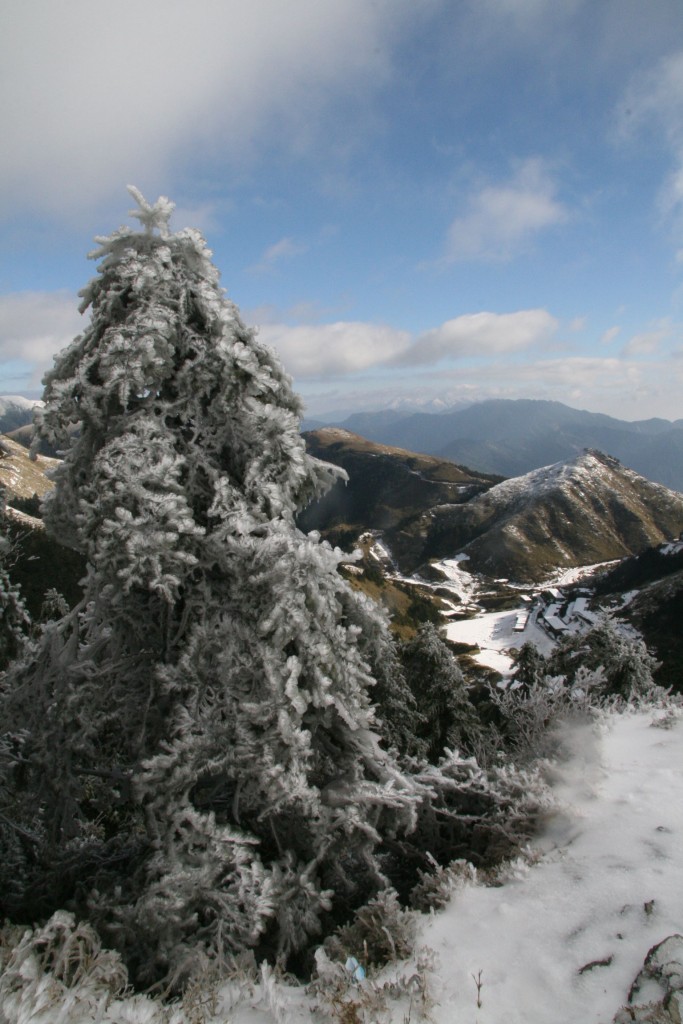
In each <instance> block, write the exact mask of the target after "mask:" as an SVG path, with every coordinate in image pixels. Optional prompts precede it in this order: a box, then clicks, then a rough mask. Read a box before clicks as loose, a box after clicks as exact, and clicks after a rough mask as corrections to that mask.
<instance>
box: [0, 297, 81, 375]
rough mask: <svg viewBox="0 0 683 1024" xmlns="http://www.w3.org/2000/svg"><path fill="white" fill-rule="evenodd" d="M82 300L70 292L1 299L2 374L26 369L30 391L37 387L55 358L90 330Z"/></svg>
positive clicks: (0, 361) (0, 342)
mask: <svg viewBox="0 0 683 1024" xmlns="http://www.w3.org/2000/svg"><path fill="white" fill-rule="evenodd" d="M78 304H79V300H78V298H77V297H76V296H75V295H71V294H70V293H69V292H64V291H62V292H15V293H13V294H9V295H1V296H0V371H2V369H3V366H4V365H5V364H11V365H13V366H14V367H15V372H16V367H17V366H19V365H21V366H22V367H23V373H22V377H23V379H24V380H25V383H26V386H27V387H35V386H36V385H37V384H38V382H39V380H40V378H41V376H42V375H43V373H44V372H45V370H47V369H48V368H49V367H50V366H52V359H53V356H54V355H55V354H56V353H57V352H59V351H60V350H61V349H63V348H64V347H65V346H66V345H68V344H69V343H70V342H71V341H72V340H73V338H74V337H75V336H76V335H77V334H79V333H80V332H82V331H83V330H84V329H85V327H86V326H87V323H88V320H89V317H87V316H81V314H80V313H79V312H78Z"/></svg>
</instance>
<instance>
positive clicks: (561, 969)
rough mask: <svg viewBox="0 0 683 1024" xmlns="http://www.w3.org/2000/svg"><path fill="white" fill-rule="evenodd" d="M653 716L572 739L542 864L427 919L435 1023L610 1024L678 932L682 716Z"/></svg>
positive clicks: (682, 905) (682, 896) (470, 891)
mask: <svg viewBox="0 0 683 1024" xmlns="http://www.w3.org/2000/svg"><path fill="white" fill-rule="evenodd" d="M651 721H652V715H651V714H644V713H638V714H631V715H624V716H621V717H616V716H613V717H612V718H608V719H606V720H605V722H604V724H603V726H602V735H600V736H595V735H594V734H592V733H591V732H590V731H588V730H585V731H579V732H577V733H576V735H575V736H574V737H573V746H574V754H573V756H572V758H571V760H570V761H569V762H568V763H567V764H566V766H565V768H564V771H563V772H562V776H561V778H560V779H558V784H557V789H558V792H559V793H560V795H561V796H562V797H563V798H564V800H565V801H566V803H567V808H568V811H567V814H566V816H565V817H564V818H560V817H558V818H557V819H556V820H555V821H554V822H550V823H549V826H548V829H547V832H546V835H545V837H544V840H543V841H541V842H539V844H538V845H539V848H543V847H545V848H546V849H547V850H548V852H547V853H546V855H545V857H544V859H543V860H542V861H541V863H539V864H537V865H535V866H533V867H529V868H525V869H524V870H522V871H521V872H520V874H519V877H517V878H513V879H512V880H511V881H509V882H508V883H507V884H506V885H505V886H503V888H498V889H496V888H489V889H487V888H483V887H478V886H471V887H469V888H467V889H465V890H464V891H462V892H460V893H459V894H457V895H456V896H455V898H454V900H453V901H452V903H451V905H450V906H449V907H448V908H447V909H446V911H445V912H443V913H442V914H439V915H438V916H435V917H434V918H433V919H432V920H431V921H429V922H427V923H426V924H425V926H424V928H423V931H422V941H423V942H424V943H425V944H426V945H429V946H431V948H433V949H435V950H436V952H437V954H438V955H439V958H440V963H441V966H440V970H439V975H438V990H437V991H436V992H435V995H436V998H437V1000H438V1002H439V1006H438V1007H437V1008H436V1009H435V1010H434V1012H433V1017H434V1021H435V1024H452V1022H453V1021H472V1022H474V1021H476V1022H477V1024H502V1022H503V1021H504V1022H505V1024H607V1022H610V1021H612V1019H613V1017H614V1014H615V1013H616V1012H617V1010H618V1009H619V1007H620V1006H621V1005H622V1004H623V1003H625V1002H626V999H627V995H628V991H629V988H630V986H631V984H632V982H633V980H634V978H635V976H636V975H637V973H638V971H639V970H640V968H641V967H642V964H643V960H644V958H645V956H646V954H647V952H648V950H649V949H650V948H651V947H652V946H653V945H655V943H657V942H660V941H661V940H662V939H664V938H666V937H667V936H668V935H670V934H672V933H674V932H683V858H681V853H680V851H681V839H682V838H683V773H682V772H681V765H682V764H683V719H682V718H681V717H678V719H677V721H676V722H675V725H674V726H673V728H671V729H670V730H665V729H662V728H652V727H651V724H650V723H651ZM600 961H603V962H604V964H603V965H601V966H598V964H599V962H600ZM589 964H595V966H593V967H587V965H589ZM479 971H481V972H482V975H481V978H482V982H483V987H482V1006H481V1008H480V1009H479V1010H477V1009H476V1006H475V997H476V989H475V985H474V982H473V980H472V974H474V975H477V974H478V972H479Z"/></svg>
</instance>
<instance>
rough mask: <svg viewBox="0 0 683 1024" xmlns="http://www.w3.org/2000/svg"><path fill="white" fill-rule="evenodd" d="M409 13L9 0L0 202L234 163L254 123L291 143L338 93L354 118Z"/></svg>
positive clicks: (91, 194) (55, 206) (75, 201)
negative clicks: (188, 165)
mask: <svg viewBox="0 0 683 1024" xmlns="http://www.w3.org/2000/svg"><path fill="white" fill-rule="evenodd" d="M414 17H415V11H414V9H413V5H411V4H401V5H396V4H395V3H393V2H391V0H374V2H373V3H367V0H344V2H343V3H335V4H327V3H320V0H290V2H288V3H286V4H283V3H282V2H281V0H251V2H250V3H249V4H245V3H244V2H242V0H196V2H194V3H192V4H188V3H185V2H184V0H118V2H117V3H116V4H103V3H97V2H93V0H69V2H68V3H66V4H55V3H54V2H53V0H23V2H22V3H21V4H13V5H11V8H10V9H8V10H7V11H6V12H5V17H4V19H3V31H2V35H1V37H0V90H1V91H2V96H3V103H2V106H1V108H0V138H2V155H1V156H0V191H1V192H2V194H3V196H4V201H5V203H6V208H7V209H8V210H9V211H16V209H17V207H18V206H21V205H25V204H27V205H29V207H30V209H31V210H33V211H45V210H48V211H50V212H55V211H57V210H59V209H66V210H71V209H72V208H78V207H81V206H82V207H86V206H91V205H93V204H95V203H97V202H99V201H100V200H101V199H102V198H103V197H107V196H108V194H109V192H110V191H111V190H112V189H120V188H121V183H122V182H126V181H129V180H131V181H134V182H136V183H137V184H138V185H139V186H140V188H141V189H142V190H143V192H144V191H145V190H146V189H148V190H149V191H150V192H152V191H154V189H155V188H158V187H159V186H158V185H157V182H156V179H158V178H161V179H162V181H161V183H160V187H162V188H164V187H165V186H164V185H163V176H164V174H165V173H166V172H167V171H169V170H170V168H171V167H174V166H175V167H177V166H178V164H179V162H180V161H183V160H185V161H187V159H188V155H191V156H192V157H196V154H197V152H198V151H200V152H201V153H203V154H204V155H205V156H206V157H207V158H209V159H215V158H216V156H217V155H220V156H221V157H224V158H227V159H228V160H229V161H230V162H232V163H233V165H234V164H239V163H240V162H243V161H244V160H245V158H248V157H249V155H250V154H251V153H252V152H253V150H254V148H255V147H258V146H259V145H260V144H261V142H262V141H263V139H264V137H266V136H267V138H268V141H269V142H273V141H275V143H276V144H280V145H282V146H285V147H287V148H288V149H290V150H291V149H293V150H298V151H300V152H301V151H303V150H305V149H306V148H307V147H310V146H311V145H312V144H313V143H314V142H315V140H316V139H317V138H318V133H317V129H318V127H319V126H320V121H321V119H323V114H324V112H325V111H326V110H327V109H328V105H329V103H331V102H332V103H333V102H334V101H335V100H336V98H337V97H339V96H340V95H345V96H354V97H356V98H357V100H358V104H357V106H358V117H359V118H360V117H361V116H362V111H363V109H364V108H363V104H362V103H361V99H364V101H365V103H368V102H369V101H370V98H371V96H372V93H373V90H375V89H376V88H379V87H380V86H382V85H383V84H384V83H386V81H387V77H388V75H389V74H390V62H389V58H388V53H389V51H390V49H391V45H392V41H393V39H394V38H395V34H396V33H399V32H400V31H401V30H402V27H404V26H405V24H406V23H409V22H410V20H411V19H412V18H414ZM339 131H341V126H339V125H338V133H339Z"/></svg>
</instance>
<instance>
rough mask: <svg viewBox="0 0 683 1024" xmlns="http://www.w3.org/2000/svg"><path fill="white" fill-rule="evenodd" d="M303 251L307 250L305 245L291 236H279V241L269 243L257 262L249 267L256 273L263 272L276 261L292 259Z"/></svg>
mask: <svg viewBox="0 0 683 1024" xmlns="http://www.w3.org/2000/svg"><path fill="white" fill-rule="evenodd" d="M305 252H308V246H307V245H303V244H302V243H300V242H295V241H294V240H293V239H292V238H281V239H280V241H279V242H274V243H273V245H269V246H268V248H267V249H266V251H265V252H264V254H263V256H262V257H261V259H260V260H259V262H258V263H257V264H255V265H254V266H253V267H251V268H250V269H251V270H252V271H253V272H256V273H263V272H264V271H266V270H270V269H272V268H273V267H274V266H275V264H276V263H279V262H281V261H282V260H289V259H292V258H293V257H294V256H302V255H303V254H304V253H305Z"/></svg>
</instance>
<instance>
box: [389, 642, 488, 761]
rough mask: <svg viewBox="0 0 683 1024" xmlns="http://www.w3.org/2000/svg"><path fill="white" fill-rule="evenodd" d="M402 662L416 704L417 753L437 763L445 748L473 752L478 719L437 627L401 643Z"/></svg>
mask: <svg viewBox="0 0 683 1024" xmlns="http://www.w3.org/2000/svg"><path fill="white" fill-rule="evenodd" d="M401 660H402V662H403V665H404V668H405V674H406V679H407V681H408V686H409V687H410V689H411V691H412V693H413V695H414V697H415V701H416V703H417V714H416V715H415V718H414V734H415V737H416V739H417V741H418V744H419V748H421V749H420V753H421V754H422V755H423V756H425V757H426V758H427V760H428V761H431V762H433V763H436V762H437V761H438V760H439V758H440V757H442V756H443V753H444V749H445V748H448V749H450V750H457V749H460V750H462V749H465V750H467V751H470V750H472V747H473V746H474V745H475V742H476V738H477V736H478V735H479V732H480V731H481V725H480V722H479V718H478V716H477V712H476V710H475V708H474V706H473V704H472V703H471V702H470V700H469V697H468V696H467V688H466V686H465V680H464V677H463V674H462V672H461V670H460V666H459V665H458V663H457V661H456V660H455V658H454V657H453V655H452V654H451V652H450V651H449V649H448V646H447V645H446V643H445V642H444V641H443V639H442V638H441V635H440V634H439V631H438V629H437V628H436V626H434V625H432V623H426V624H425V625H424V626H421V627H420V629H419V630H418V631H417V633H416V635H415V636H414V637H413V639H412V640H409V641H407V642H406V643H405V644H403V646H402V648H401Z"/></svg>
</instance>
